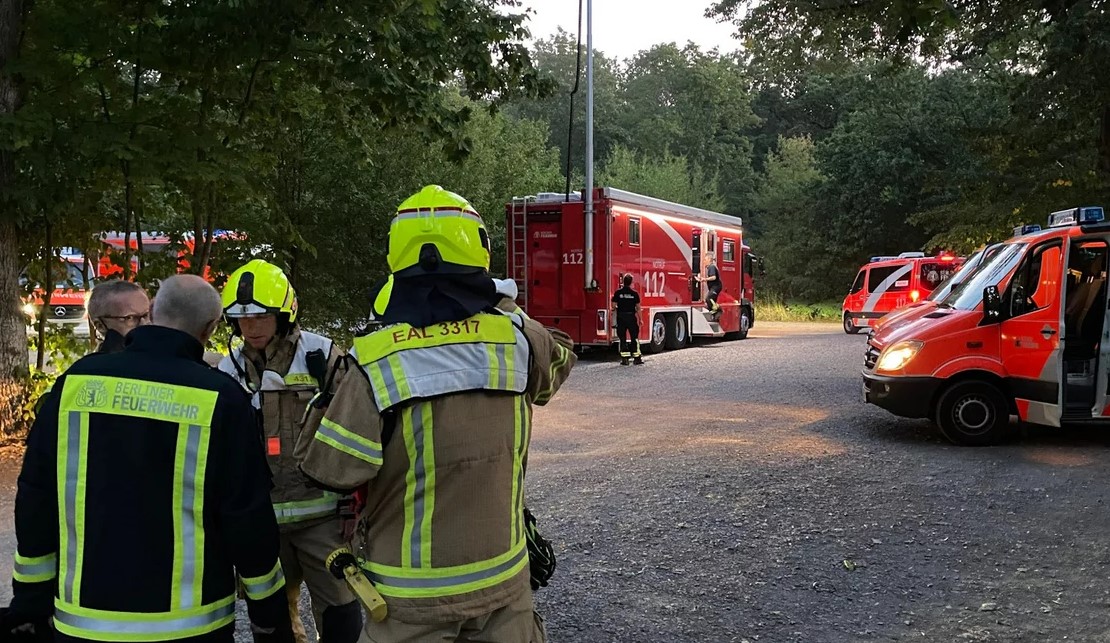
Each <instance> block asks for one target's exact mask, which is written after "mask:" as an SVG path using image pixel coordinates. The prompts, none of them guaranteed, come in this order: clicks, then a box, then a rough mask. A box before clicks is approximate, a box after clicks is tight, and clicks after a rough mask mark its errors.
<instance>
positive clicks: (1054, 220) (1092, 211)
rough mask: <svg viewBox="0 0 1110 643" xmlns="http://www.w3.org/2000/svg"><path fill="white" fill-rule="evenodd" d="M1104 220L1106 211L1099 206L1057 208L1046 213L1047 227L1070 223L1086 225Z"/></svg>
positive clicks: (1062, 225) (1059, 226)
mask: <svg viewBox="0 0 1110 643" xmlns="http://www.w3.org/2000/svg"><path fill="white" fill-rule="evenodd" d="M1105 220H1106V212H1105V211H1104V210H1103V209H1102V207H1100V206H1087V207H1082V208H1071V209H1069V210H1057V211H1056V212H1053V213H1052V214H1050V215H1048V227H1050V228H1062V227H1065V226H1071V225H1087V224H1090V223H1101V222H1102V221H1105Z"/></svg>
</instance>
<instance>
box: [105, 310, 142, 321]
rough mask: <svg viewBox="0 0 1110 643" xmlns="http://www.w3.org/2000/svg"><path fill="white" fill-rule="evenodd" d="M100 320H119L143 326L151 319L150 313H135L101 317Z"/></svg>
mask: <svg viewBox="0 0 1110 643" xmlns="http://www.w3.org/2000/svg"><path fill="white" fill-rule="evenodd" d="M100 319H117V320H119V321H123V322H128V323H136V324H141V323H143V322H145V321H146V320H148V319H150V312H149V311H147V312H145V313H135V314H133V315H101V316H100Z"/></svg>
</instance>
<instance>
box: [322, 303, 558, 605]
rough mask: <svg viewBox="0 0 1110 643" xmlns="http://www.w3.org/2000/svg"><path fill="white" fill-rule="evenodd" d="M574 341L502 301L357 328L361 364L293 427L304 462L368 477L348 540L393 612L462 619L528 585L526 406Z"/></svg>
mask: <svg viewBox="0 0 1110 643" xmlns="http://www.w3.org/2000/svg"><path fill="white" fill-rule="evenodd" d="M572 346H573V343H572V341H571V339H570V337H568V336H567V335H566V334H564V333H562V332H560V331H548V330H547V329H546V328H544V327H543V326H542V325H541V324H539V323H538V322H536V321H533V320H531V319H527V318H525V317H523V316H522V315H519V314H508V313H502V312H500V311H497V312H490V313H479V314H477V315H474V316H473V317H470V318H468V319H465V320H460V321H457V322H446V323H438V324H434V325H432V326H428V327H426V328H413V327H411V326H409V325H407V324H395V325H391V326H386V327H384V328H382V329H380V330H378V331H376V332H374V333H371V334H369V335H365V336H363V337H358V338H356V339H355V341H354V346H353V348H352V350H351V357H352V358H353V360H354V361H355V362H357V364H358V367H357V368H352V369H351V370H350V371H348V372H347V373H346V375H345V376H344V378H343V381H342V384H341V385H340V387H339V390H338V391H337V392H336V395H335V398H334V399H333V400H332V402H331V405H330V407H329V408H328V410H327V413H326V415H325V417H324V418H323V420H322V421H321V423H320V425H319V427H318V428H317V430H316V431H315V433H314V434H308V433H305V434H304V435H303V436H302V439H306V440H308V442H309V443H308V445H307V446H306V448H305V449H304V453H305V458H304V461H303V463H302V469H303V470H304V472H305V473H306V474H307V475H308V476H309V477H311V478H313V479H315V480H317V481H319V482H320V483H322V484H324V485H326V486H328V487H332V488H338V489H354V488H357V487H359V486H361V485H363V484H366V483H369V485H368V490H367V499H366V504H365V507H364V508H363V510H362V513H361V515H360V519H359V528H358V530H357V533H356V535H355V541H354V546H355V549H354V550H355V552H356V554H357V555H358V557H359V559H360V563H361V565H362V567H363V569H364V570H365V571H366V573H367V576H368V577H369V578H370V580H371V581H372V582H373V583H374V584H375V586H376V587H377V589H378V591H379V592H380V593H381V594H382V596H383V597H384V598H385V600H386V602H387V603H388V605H389V614H390V616H389V617H390V618H396V619H398V620H400V621H403V622H408V623H440V622H450V621H460V620H465V619H469V618H474V617H476V616H481V615H483V614H488V613H490V612H492V611H494V610H496V609H498V608H500V607H503V606H505V605H508V604H509V603H511V602H512V601H513V600H515V599H517V598H519V597H520V596H521V594H522V593H524V592H527V591H529V585H528V579H529V571H528V554H527V549H526V536H525V527H524V515H523V503H524V466H525V461H526V458H527V455H528V446H529V441H530V438H531V420H532V405H533V404H540V405H543V404H546V403H547V402H548V401H549V400H550V399H551V396H552V395H554V393H555V392H556V391H557V390H558V389H559V387H560V386H561V385H562V383H563V381H564V380H565V379H566V377H567V376H568V375H569V374H570V370H571V368H572V367H573V366H574V364H575V361H576V357H575V355H574V353H573V352H572V350H571V348H572ZM383 440H387V443H386V446H385V447H384V449H383V447H382V443H383Z"/></svg>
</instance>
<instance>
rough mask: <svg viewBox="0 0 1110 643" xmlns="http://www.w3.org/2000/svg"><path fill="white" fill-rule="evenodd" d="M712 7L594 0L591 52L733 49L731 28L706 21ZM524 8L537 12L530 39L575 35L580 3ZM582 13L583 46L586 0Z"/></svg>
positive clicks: (686, 1)
mask: <svg viewBox="0 0 1110 643" xmlns="http://www.w3.org/2000/svg"><path fill="white" fill-rule="evenodd" d="M710 4H711V2H710V0H594V2H593V7H594V49H596V50H598V51H601V52H604V53H605V55H606V56H609V57H614V58H618V59H622V60H623V59H625V58H631V57H632V56H634V55H635V54H636V53H637V52H639V51H641V50H643V49H650V48H651V46H652V45H655V44H659V43H663V42H676V43H678V45H679V46H682V45H684V44H686V42H687V41H688V40H692V41H694V42H695V43H697V44H698V45H700V46H701V48H702V49H711V48H713V47H717V48H719V49H720V50H721V51H722V52H727V51H733V50H735V49H737V48H738V45H739V41H737V40H734V39H733V38H732V32H733V28H732V25H729V24H727V23H726V24H721V23H718V22H716V21H714V20H711V19H709V18H706V17H705V16H704V13H705V8H706V7H707V6H709V5H710ZM524 5H525V6H526V7H530V8H531V9H532V10H533V11H534V12H535V13H534V14H532V17H531V19H530V20H529V28H530V29H531V31H532V36H533V37H534V38H546V37H547V36H549V35H551V34H553V33H555V31H556V29H557V28H558V27H562V28H563V29H564V30H566V31H567V32H568V33H570V34H575V33H577V21H578V0H524ZM582 10H583V16H582V44H583V45H585V44H586V17H585V0H583V9H582Z"/></svg>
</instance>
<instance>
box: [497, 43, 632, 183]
mask: <svg viewBox="0 0 1110 643" xmlns="http://www.w3.org/2000/svg"><path fill="white" fill-rule="evenodd" d="M578 51H579V50H578V42H577V40H576V37H575V35H573V34H568V33H567V32H565V31H563V30H562V29H560V30H559V31H558V32H556V33H555V34H554V35H553V36H551V37H550V38H546V39H541V40H538V41H536V43H535V45H534V46H533V51H532V55H533V57H534V59H535V64H536V67H537V68H538V69H539V70H540V72H541V73H542V74H543V75H544V76H545V77H546V78H549V79H551V80H552V81H554V82H555V83H557V88H558V89H557V90H556V91H555V92H553V93H552V94H550V95H549V96H546V97H544V98H541V99H530V100H521V101H516V102H514V103H512V104H511V106H510V108H509V113H510V114H511V115H513V116H515V117H517V118H522V119H528V120H535V121H540V122H543V123H546V124H547V126H548V130H549V139H548V140H549V142H550V145H552V146H553V147H555V148H556V149H558V150H559V163H560V165H559V167H561V168H564V170H563V171H564V174H565V168H566V164H567V152H568V147H567V145H568V142H569V145H570V147H569V151H570V155H571V175H572V176H575V175H576V174H577V175H579V176H580V175H581V174H582V172H583V169H582V168H583V167H584V163H585V156H584V155H585V150H586V50H585V45H583V46H582V49H581V56H579V53H578ZM579 65H580V67H581V68H580V70H579V76H578V91H577V93H576V94H575V97H574V129H573V132H570V134H571V136H570V137H569V140H568V131H569V130H570V115H571V111H570V96H571V90H572V89H574V87H575V72H576V70H577V69H578V66H579ZM622 109H623V107H622V97H621V89H620V65H619V64H618V63H617V61H616V60H614V59H612V58H609V57H607V56H605V55H604V54H603V53H602V52H600V51H597V50H595V51H594V156H595V158H598V159H603V158H606V157H608V156H609V154H610V153H611V152H612V150H613V147H614V146H616V145H618V144H620V143H622V142H626V141H627V140H628V135H627V134H626V133H625V131H624V130H623V129H622V127H623V125H622V123H623V121H622V119H621V116H620V115H621V111H622ZM576 188H577V186H576V185H574V184H572V188H571V189H576Z"/></svg>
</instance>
